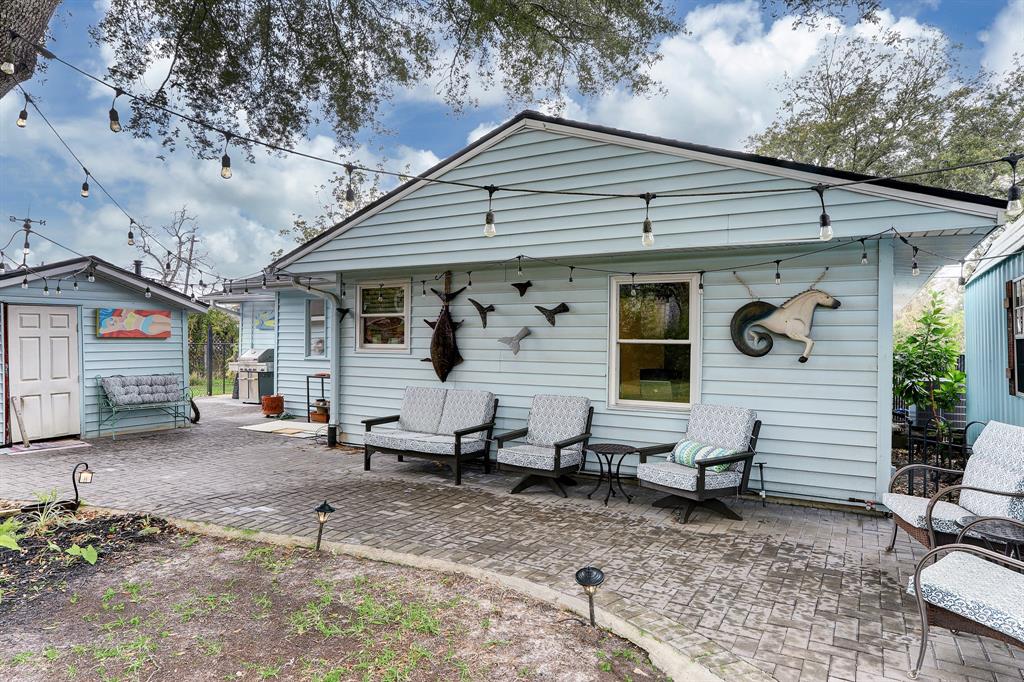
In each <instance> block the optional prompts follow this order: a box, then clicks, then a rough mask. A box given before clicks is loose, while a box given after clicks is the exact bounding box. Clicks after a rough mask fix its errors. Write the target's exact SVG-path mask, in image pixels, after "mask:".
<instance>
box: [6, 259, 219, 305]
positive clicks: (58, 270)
mask: <svg viewBox="0 0 1024 682" xmlns="http://www.w3.org/2000/svg"><path fill="white" fill-rule="evenodd" d="M90 264H91V265H92V266H93V268H94V270H95V272H96V274H97V275H98V276H102V277H104V278H106V279H109V280H113V281H115V282H118V283H120V284H123V285H125V286H126V287H128V288H130V289H138V290H139V291H140V292H143V291H145V290H146V287H149V290H150V292H151V293H152V295H153V297H154V298H156V299H159V300H163V301H166V302H168V303H172V304H174V305H177V306H180V307H182V308H187V309H188V310H191V311H193V312H197V313H205V312H206V310H207V308H208V307H209V306H208V305H206V304H205V303H201V302H199V301H193V300H192V299H191V298H190V297H188V296H186V295H185V294H183V293H181V292H180V291H176V290H174V289H171V288H170V287H167V286H164V285H163V284H160V283H158V282H154V281H153V280H151V279H148V278H146V277H142V276H141V275H136V274H135V273H134V272H131V271H130V270H125V269H124V268H119V267H118V266H116V265H114V264H113V263H108V262H107V261H105V260H103V259H102V258H98V257H96V256H81V257H79V258H69V259H68V260H62V261H56V262H53V263H47V264H46V265H40V266H36V267H33V268H32V269H31V270H22V269H20V268H19V269H14V270H10V271H9V272H7V273H5V274H3V275H0V289H3V288H5V287H9V286H16V285H20V284H21V280H22V279H23V278H25V277H27V278H28V279H29V280H30V281H33V280H39V279H43V278H50V279H52V278H56V277H60V276H62V275H67V274H71V273H76V272H82V271H83V269H84V268H86V267H88V266H89V265H90Z"/></svg>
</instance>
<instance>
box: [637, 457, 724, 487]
mask: <svg viewBox="0 0 1024 682" xmlns="http://www.w3.org/2000/svg"><path fill="white" fill-rule="evenodd" d="M636 476H637V478H639V479H640V480H641V481H647V482H648V483H655V484H657V485H663V486H666V487H668V488H676V489H678V490H692V491H696V490H697V470H696V469H694V468H692V467H688V466H683V465H682V464H676V463H675V462H645V463H643V464H638V465H637V467H636ZM742 481H743V474H742V473H741V472H739V471H721V472H718V471H711V470H710V469H707V470H705V471H704V489H705V490H718V489H719V488H735V487H737V486H739V484H740V483H741V482H742Z"/></svg>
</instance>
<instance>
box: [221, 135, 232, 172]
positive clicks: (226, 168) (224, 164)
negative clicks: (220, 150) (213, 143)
mask: <svg viewBox="0 0 1024 682" xmlns="http://www.w3.org/2000/svg"><path fill="white" fill-rule="evenodd" d="M230 143H231V133H224V156H222V157H220V176H221V177H222V178H224V179H225V180H230V179H231V157H230V156H228V145H229V144H230Z"/></svg>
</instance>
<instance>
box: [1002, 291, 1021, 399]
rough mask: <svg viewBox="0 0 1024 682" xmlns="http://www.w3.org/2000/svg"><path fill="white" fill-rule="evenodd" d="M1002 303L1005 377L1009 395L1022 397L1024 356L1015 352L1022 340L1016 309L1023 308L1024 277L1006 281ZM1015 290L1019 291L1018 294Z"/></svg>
mask: <svg viewBox="0 0 1024 682" xmlns="http://www.w3.org/2000/svg"><path fill="white" fill-rule="evenodd" d="M1005 287H1006V292H1005V293H1006V295H1005V298H1004V302H1003V305H1004V307H1005V309H1006V378H1007V380H1008V384H1009V385H1008V388H1009V393H1010V395H1011V396H1016V397H1018V398H1024V390H1021V386H1022V384H1024V381H1022V376H1021V375H1022V374H1024V357H1021V356H1020V355H1019V354H1018V353H1017V345H1018V342H1019V341H1021V340H1024V330H1022V333H1018V325H1017V311H1018V310H1020V309H1024V277H1015V278H1014V279H1011V280H1009V281H1007V282H1006V284H1005ZM1017 292H1021V294H1020V295H1018V293H1017Z"/></svg>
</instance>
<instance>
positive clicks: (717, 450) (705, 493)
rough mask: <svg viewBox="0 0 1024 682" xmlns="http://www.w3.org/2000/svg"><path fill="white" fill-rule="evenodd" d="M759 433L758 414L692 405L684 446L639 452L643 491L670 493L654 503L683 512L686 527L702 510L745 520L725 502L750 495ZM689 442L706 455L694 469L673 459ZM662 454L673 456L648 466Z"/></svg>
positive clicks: (637, 470) (669, 444)
mask: <svg viewBox="0 0 1024 682" xmlns="http://www.w3.org/2000/svg"><path fill="white" fill-rule="evenodd" d="M760 432H761V422H760V420H758V419H757V413H756V412H754V411H753V410H748V409H745V408H740V407H726V406H721V405H701V404H697V405H693V406H692V407H691V408H690V419H689V422H688V423H687V425H686V432H685V433H684V434H683V435H684V439H683V441H680V442H679V443H664V444H662V445H652V446H649V447H645V448H640V450H639V452H640V464H638V465H637V469H636V475H637V478H638V479H640V486H641V487H643V488H650V489H652V490H658V491H661V492H663V493H668V495H667V496H666V497H663V498H660V499H658V500H656V501H655V502H654V503H653V504H654V506H655V507H668V508H674V507H679V508H681V509H682V511H683V516H682V522H683V523H687V522H688V521H689V520H690V515H691V514H692V513H693V511H694V509H696V508H697V507H704V508H706V509H709V510H711V511H714V512H717V513H718V514H721V515H722V516H724V517H726V518H729V519H735V520H737V521H740V520H742V519H743V517H742V516H740V515H739V514H737V513H736V512H734V511H733V510H731V509H730V508H729V507H727V506H726V505H725V503H723V502H722V501H721V498H723V497H727V496H729V495H738V494H739V493H741V492H743V491H744V490H746V488H747V483H748V482H749V481H750V469H751V466H752V464H753V460H754V455H755V454H756V451H757V437H758V435H759V434H760ZM684 442H686V443H687V445H688V446H689V447H698V448H699V450H700V451H701V453H700V454H698V458H697V459H696V460H695V461H694V462H693V464H694V466H688V465H686V464H680V463H678V462H676V461H675V459H674V453H675V451H676V448H677V446H681V445H683V443H684ZM660 454H668V455H669V456H668V457H667V458H666V459H665V460H663V461H660V462H648V461H647V459H648V458H649V457H651V456H653V455H660ZM701 455H708V456H704V457H702V456H701Z"/></svg>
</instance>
